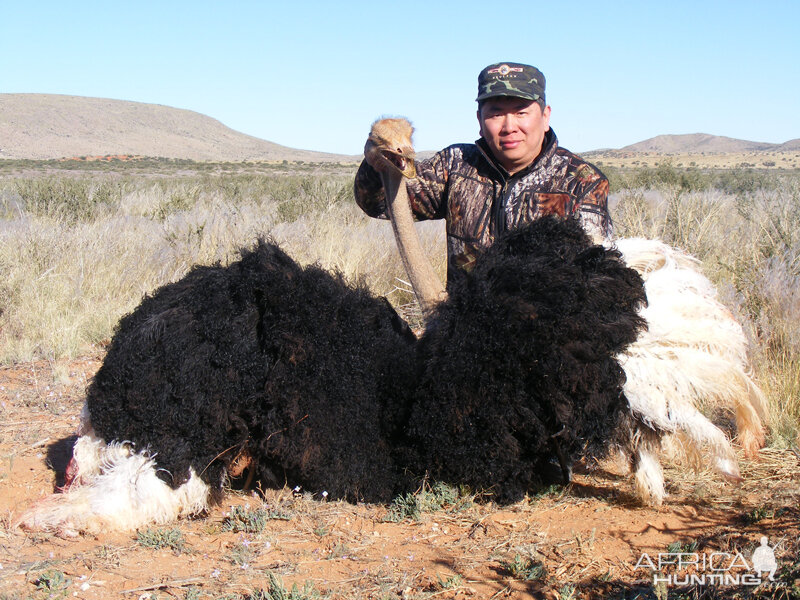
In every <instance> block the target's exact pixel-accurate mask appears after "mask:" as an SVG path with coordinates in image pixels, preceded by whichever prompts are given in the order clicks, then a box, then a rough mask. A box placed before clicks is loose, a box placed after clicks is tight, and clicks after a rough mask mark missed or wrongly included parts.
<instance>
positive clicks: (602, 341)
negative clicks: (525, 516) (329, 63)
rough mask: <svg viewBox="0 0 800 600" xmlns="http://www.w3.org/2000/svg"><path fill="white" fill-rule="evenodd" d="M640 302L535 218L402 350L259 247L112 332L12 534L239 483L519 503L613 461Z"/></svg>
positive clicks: (152, 516)
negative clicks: (45, 491)
mask: <svg viewBox="0 0 800 600" xmlns="http://www.w3.org/2000/svg"><path fill="white" fill-rule="evenodd" d="M373 139H377V138H373ZM396 148H398V146H397V145H393V146H392V147H391V150H392V152H391V153H390V155H391V157H392V158H391V160H393V161H397V162H398V165H399V166H400V168H401V169H402V168H405V167H406V166H408V163H407V162H406V163H405V164H404V160H405V161H407V159H408V153H409V150H403V151H400V152H396ZM382 152H383V151H382ZM404 157H405V158H404ZM388 177H389V179H392V178H393V177H394V178H399V177H402V173H401V172H400V171H397V172H396V173H395V174H389V176H388ZM390 185H391V184H390ZM390 189H399V190H402V186H398V185H395V186H394V188H392V187H390ZM400 194H401V195H402V191H401V192H400ZM402 204H403V202H402V201H401V202H399V203H398V204H396V206H397V208H399V207H400V206H402ZM406 205H407V202H406ZM397 213H398V211H397V210H395V211H394V214H395V216H396V217H397V216H398V215H397ZM397 220H398V221H399V222H400V223H402V217H400V218H399V219H397ZM409 224H410V221H409ZM399 229H400V230H401V231H402V226H400V227H399ZM404 252H407V249H404ZM411 256H412V257H413V250H412V251H411ZM413 261H414V259H413V258H412V259H411V262H412V263H413ZM415 281H417V280H416V279H415ZM415 285H417V286H418V287H419V283H418V282H417V283H415ZM423 287H424V286H423ZM643 302H644V290H643V285H642V281H641V278H640V277H639V275H638V274H637V273H636V272H635V271H634V270H633V269H630V268H628V267H626V266H625V265H624V263H623V262H622V260H621V258H620V255H619V253H618V252H617V251H616V250H613V249H606V248H603V247H601V246H596V245H593V244H592V242H591V240H590V239H589V237H588V236H587V235H586V233H585V232H584V231H583V229H582V228H581V227H580V225H579V224H578V223H577V222H575V221H572V220H568V221H562V220H558V219H555V218H548V219H543V220H541V221H538V222H536V223H534V224H532V225H531V226H530V227H529V228H526V229H521V230H518V231H515V232H513V233H511V234H510V235H509V236H507V237H506V238H503V240H501V241H499V242H498V244H496V245H495V246H494V247H493V248H492V249H491V250H490V251H489V252H487V253H486V255H485V256H483V257H482V258H481V260H480V261H479V263H478V264H477V266H476V269H475V270H474V271H473V273H472V274H471V275H469V276H465V277H464V278H462V279H461V280H460V282H459V284H458V285H457V286H455V287H454V289H453V290H452V292H451V294H450V296H449V297H448V298H446V299H443V298H441V297H440V296H439V295H433V297H432V300H431V302H430V304H429V307H430V308H429V311H428V317H429V320H430V321H431V323H435V325H433V326H430V327H428V328H427V330H426V331H425V333H424V334H423V336H422V337H421V339H420V340H416V339H415V338H414V336H413V335H411V334H410V332H409V330H408V329H407V327H405V326H404V324H403V323H402V322H401V321H400V320H399V319H398V318H397V316H396V315H395V313H394V311H393V310H392V309H391V308H390V307H389V306H388V304H387V303H386V301H385V300H384V299H381V298H376V297H374V296H372V295H371V294H370V293H369V292H368V291H367V290H365V289H364V288H361V287H353V286H350V285H348V284H347V283H346V282H344V281H343V280H342V278H341V276H339V275H337V274H335V273H334V274H332V273H328V272H326V271H324V270H322V269H320V268H318V267H315V266H309V267H301V266H299V265H298V264H297V263H295V262H294V261H293V260H292V259H291V258H290V257H289V256H287V255H286V254H285V253H284V252H283V251H281V250H280V249H279V248H278V247H277V246H275V245H273V244H269V243H266V242H260V243H259V244H258V245H257V246H256V247H255V248H253V249H250V250H245V251H243V253H242V259H241V260H239V261H237V262H234V263H232V264H231V265H229V266H226V267H222V266H213V267H195V268H194V269H193V270H192V271H191V272H190V273H189V274H188V275H187V276H186V277H184V278H183V279H182V280H180V281H178V282H175V283H173V284H169V285H167V286H164V287H163V288H161V289H159V290H157V291H156V292H155V293H153V294H152V295H151V296H149V297H147V298H145V300H144V301H143V302H142V303H141V305H140V306H139V307H138V308H137V309H136V310H134V311H133V312H132V313H131V314H130V315H128V316H126V317H125V318H123V319H122V320H121V321H120V324H119V326H118V328H117V331H116V333H115V335H114V338H113V340H112V343H111V346H110V347H109V350H108V353H107V355H106V357H105V360H104V363H103V365H102V367H101V368H100V370H99V371H98V372H97V374H96V376H95V378H94V380H93V381H92V383H91V386H90V388H89V390H88V392H87V405H86V407H87V410H86V411H85V413H84V418H83V422H82V428H83V429H82V431H81V432H80V433H81V437H80V438H79V439H78V441H77V442H76V444H75V449H74V452H73V461H72V463H71V465H70V468H69V469H68V473H67V484H66V486H65V490H64V492H63V493H61V494H54V495H52V496H50V497H49V498H47V499H45V500H44V501H42V502H41V503H39V504H37V505H36V506H34V507H33V508H32V509H31V510H30V511H29V512H28V513H27V514H26V515H24V517H23V519H22V524H23V525H24V526H26V527H30V528H44V529H55V530H58V531H60V532H61V533H62V534H64V535H74V534H75V533H76V532H78V531H81V530H88V531H97V530H103V529H122V530H130V529H134V528H136V527H139V526H142V525H145V524H149V523H164V522H168V521H171V520H173V519H175V518H178V517H180V516H183V515H189V514H196V513H198V512H201V511H203V510H204V509H205V508H206V507H207V506H208V505H209V503H210V502H213V501H215V500H217V499H219V498H220V497H221V496H222V494H223V493H224V486H225V484H226V482H227V481H228V480H229V479H230V478H231V477H235V476H237V475H239V474H241V473H242V472H243V471H244V469H245V468H247V467H249V468H251V469H252V470H253V471H254V477H255V478H257V479H258V480H259V482H260V483H261V484H262V485H264V486H280V485H284V484H288V485H290V486H292V487H294V486H302V488H303V489H304V490H306V491H309V492H312V493H316V494H322V493H323V492H327V493H328V497H329V498H345V499H348V500H351V501H356V500H367V501H382V502H383V501H388V500H390V499H391V498H393V497H394V496H395V495H396V494H399V493H403V492H407V491H411V490H413V489H415V487H416V486H417V485H418V482H419V479H420V478H422V477H424V476H426V475H428V476H430V477H432V478H435V479H440V480H443V481H447V482H450V483H453V484H465V485H468V486H470V487H472V488H473V489H475V490H478V491H482V492H485V493H488V494H493V496H494V497H495V498H496V499H497V500H499V501H501V502H512V501H515V500H518V499H521V498H522V497H523V496H524V494H525V493H526V492H527V491H529V490H532V489H535V488H536V486H537V485H539V484H541V483H542V474H543V473H545V472H547V471H548V470H553V467H554V466H555V471H556V474H558V471H559V469H560V471H561V472H564V473H568V472H569V469H570V465H571V463H572V461H573V460H574V459H576V458H577V457H579V456H582V455H586V454H589V455H592V456H600V455H602V454H604V453H605V452H607V451H608V449H609V447H610V445H611V443H612V441H613V436H614V433H615V431H617V426H618V423H619V422H620V420H625V419H627V418H628V415H629V414H630V413H629V411H628V407H627V403H626V401H625V398H624V395H623V393H622V386H623V384H624V374H623V371H622V369H621V367H620V366H619V363H618V361H617V359H616V358H615V357H616V356H617V355H618V354H619V353H620V352H622V351H623V350H624V349H625V347H626V346H627V345H628V344H630V343H632V342H633V341H634V340H635V339H636V337H637V334H638V332H639V331H640V329H641V327H642V325H643V321H642V319H641V317H639V316H638V314H637V311H638V310H639V309H640V308H641V305H642V304H643ZM487 332H488V333H487Z"/></svg>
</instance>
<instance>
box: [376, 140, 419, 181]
mask: <svg viewBox="0 0 800 600" xmlns="http://www.w3.org/2000/svg"><path fill="white" fill-rule="evenodd" d="M381 155H383V157H384V158H385V159H386V160H387V161H389V162H390V163H391V164H392V166H394V168H395V169H397V170H398V171H399V172H400V173H401V174H402V175H403V177H408V178H409V179H411V178H412V177H416V176H417V168H416V166H415V165H414V157H415V156H416V153H415V152H414V149H413V148H412V147H411V146H402V147H400V148H397V149H393V150H389V149H385V148H382V149H381Z"/></svg>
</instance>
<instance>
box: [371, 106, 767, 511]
mask: <svg viewBox="0 0 800 600" xmlns="http://www.w3.org/2000/svg"><path fill="white" fill-rule="evenodd" d="M412 134H413V127H412V126H411V124H410V123H409V122H408V121H407V120H405V119H383V120H379V121H376V122H375V123H374V124H373V126H372V130H371V132H370V136H369V138H368V141H367V144H366V147H365V155H366V156H368V157H369V158H370V161H371V164H372V165H373V166H375V167H376V168H377V169H378V171H379V172H380V174H381V177H382V180H383V185H384V189H385V191H386V199H387V200H386V203H387V213H388V215H389V218H390V219H391V221H392V226H393V229H394V232H395V237H396V240H397V246H398V249H399V251H400V255H401V257H402V260H403V264H404V266H405V267H406V269H407V271H408V276H409V279H410V280H411V283H412V287H413V288H414V290H415V293H416V295H417V298H418V300H419V304H420V306H421V307H422V309H423V314H424V315H430V314H431V310H432V307H434V306H436V304H437V303H438V302H441V301H442V299H444V298H446V296H447V294H446V292H445V290H444V287H443V286H442V284H441V281H440V280H439V279H438V278H436V276H435V274H434V273H433V269H432V267H431V265H430V262H429V261H428V260H427V258H426V257H425V256H424V253H423V252H422V251H421V248H420V246H419V242H418V238H417V236H416V232H415V231H414V229H413V225H412V216H411V209H410V205H409V203H408V196H407V194H406V193H405V185H404V183H403V180H402V177H401V175H404V176H406V177H413V176H414V163H413V159H414V151H413V145H412V142H411V137H412ZM615 246H616V248H618V249H619V251H620V252H621V253H622V256H623V259H624V260H625V261H626V263H627V264H628V265H629V266H631V267H633V268H635V269H636V270H637V271H638V272H639V273H640V274H642V276H643V278H644V280H645V290H646V292H647V298H648V305H647V306H646V307H643V308H642V311H641V315H642V316H643V317H644V318H645V319H646V321H647V324H648V328H647V330H646V331H644V332H643V333H642V334H641V335H640V336H639V338H638V339H637V341H636V342H634V344H632V345H631V346H630V347H628V349H627V350H626V351H625V352H624V353H622V354H620V356H619V360H620V363H621V364H622V366H623V368H624V370H625V374H626V384H625V387H624V391H625V395H626V397H627V399H628V402H629V407H630V412H631V416H632V417H633V419H632V420H629V421H626V426H627V427H631V431H630V432H629V435H628V436H627V442H626V444H625V446H626V452H627V453H628V455H629V457H630V462H631V466H632V469H633V471H634V475H635V489H636V493H637V496H638V497H639V498H640V499H641V500H642V501H643V502H645V503H647V504H653V505H659V504H661V503H662V502H663V499H664V495H665V492H664V476H663V472H662V470H661V465H660V462H659V459H658V450H659V447H660V440H661V438H662V437H663V436H665V435H668V434H674V435H676V436H677V437H679V438H680V439H681V440H682V441H684V442H685V444H684V447H685V448H686V449H687V450H688V451H689V452H690V453H692V454H693V455H694V456H695V458H696V459H697V460H698V461H699V460H700V457H702V456H703V455H705V456H707V457H708V459H707V460H708V462H709V463H710V464H711V465H712V467H713V468H715V469H716V470H717V471H718V472H719V473H720V474H722V475H723V476H724V477H726V478H728V479H731V480H738V479H739V469H738V465H737V461H736V456H735V453H734V451H733V448H732V447H731V445H730V442H729V441H728V439H727V437H726V436H725V434H724V433H723V432H722V431H721V430H720V429H719V428H718V427H716V426H715V425H714V424H713V423H711V421H709V420H708V419H707V418H706V417H705V416H704V415H703V414H702V413H701V412H700V411H699V410H698V409H697V405H698V404H699V403H700V402H702V401H711V402H713V403H716V404H718V405H723V406H733V407H734V409H735V414H736V423H737V428H738V431H739V442H740V445H741V446H742V448H743V449H744V451H745V453H746V454H747V455H750V456H752V455H754V454H755V452H756V451H757V450H758V448H760V447H761V446H763V444H764V433H763V424H762V423H764V422H766V421H767V419H768V408H767V404H766V401H765V398H764V396H763V394H762V393H761V391H760V390H759V388H758V386H757V385H756V384H755V382H754V381H753V379H752V377H751V376H750V374H749V369H748V364H747V356H746V350H747V341H746V338H745V335H744V332H743V331H742V328H741V326H740V325H739V323H737V322H736V320H735V319H734V318H733V315H732V314H731V313H730V311H728V310H727V309H726V308H725V307H724V306H723V305H722V304H720V303H719V302H718V301H717V300H716V290H715V289H714V287H713V285H712V284H711V282H710V281H709V280H708V279H707V278H706V277H704V276H703V275H702V273H701V272H700V269H699V262H698V261H697V260H696V259H694V258H693V257H690V256H688V255H686V254H685V253H682V252H680V251H678V250H676V249H674V248H670V247H669V246H667V245H666V244H664V243H662V242H660V241H658V240H645V239H638V238H632V239H620V240H617V241H616V242H615ZM653 431H655V432H658V433H657V434H656V435H653V433H652V432H653Z"/></svg>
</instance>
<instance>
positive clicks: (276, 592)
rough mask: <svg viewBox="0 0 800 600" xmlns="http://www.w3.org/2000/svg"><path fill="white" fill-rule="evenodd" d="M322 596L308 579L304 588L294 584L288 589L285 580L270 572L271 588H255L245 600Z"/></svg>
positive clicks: (306, 599) (298, 599)
mask: <svg viewBox="0 0 800 600" xmlns="http://www.w3.org/2000/svg"><path fill="white" fill-rule="evenodd" d="M319 597H320V595H319V592H317V591H316V590H315V589H314V586H313V584H311V583H310V582H308V581H306V582H305V583H304V584H303V587H302V589H301V588H298V587H297V584H296V583H294V584H292V588H291V589H289V590H287V589H286V587H284V585H283V582H282V581H281V580H280V579H278V578H277V577H276V576H275V574H274V573H269V588H268V589H266V590H263V589H262V590H254V591H253V592H251V593H250V594H249V595H248V596H245V598H244V599H243V600H316V599H318V598H319Z"/></svg>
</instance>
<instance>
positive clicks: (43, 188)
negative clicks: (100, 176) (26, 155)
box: [5, 177, 123, 224]
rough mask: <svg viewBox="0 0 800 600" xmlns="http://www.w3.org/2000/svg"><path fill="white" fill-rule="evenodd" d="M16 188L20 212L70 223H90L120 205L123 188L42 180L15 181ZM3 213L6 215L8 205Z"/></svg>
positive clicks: (105, 183)
mask: <svg viewBox="0 0 800 600" xmlns="http://www.w3.org/2000/svg"><path fill="white" fill-rule="evenodd" d="M15 188H16V194H17V197H18V208H19V210H20V211H21V212H23V213H27V214H30V215H33V216H37V217H50V218H53V219H58V220H59V221H61V222H63V223H68V224H72V223H77V222H87V221H91V220H92V219H94V218H96V217H97V216H98V215H99V213H100V211H103V210H105V211H108V210H110V209H113V208H114V206H116V204H118V203H119V200H120V198H121V195H122V190H123V185H122V184H121V183H115V182H112V181H100V182H96V181H94V180H92V179H83V178H77V179H76V178H70V177H45V178H24V179H18V180H16V181H15ZM5 212H9V207H8V206H6V211H5Z"/></svg>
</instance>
